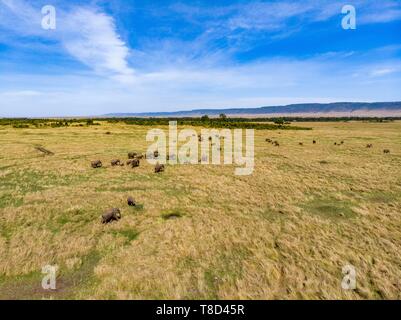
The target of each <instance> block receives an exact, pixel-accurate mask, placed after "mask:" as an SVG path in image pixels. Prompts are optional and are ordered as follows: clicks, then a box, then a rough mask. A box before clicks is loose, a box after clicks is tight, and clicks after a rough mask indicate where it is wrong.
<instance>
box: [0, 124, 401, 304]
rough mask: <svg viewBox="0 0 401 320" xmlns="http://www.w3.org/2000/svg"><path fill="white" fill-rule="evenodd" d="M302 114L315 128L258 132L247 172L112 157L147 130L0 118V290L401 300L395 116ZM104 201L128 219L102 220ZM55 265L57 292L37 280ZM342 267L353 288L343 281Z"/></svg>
mask: <svg viewBox="0 0 401 320" xmlns="http://www.w3.org/2000/svg"><path fill="white" fill-rule="evenodd" d="M298 125H304V126H308V127H310V126H311V127H313V130H312V131H282V132H278V131H256V133H255V147H256V150H255V152H256V160H255V171H254V173H253V175H251V176H243V177H238V176H235V175H234V167H232V166H201V165H177V166H167V168H166V172H164V173H162V174H159V175H156V174H154V173H153V170H152V169H153V167H152V166H150V165H149V164H147V163H145V162H144V161H142V163H141V166H140V167H139V168H135V169H131V168H128V167H114V168H111V167H110V165H109V162H110V160H111V159H113V158H121V159H126V154H127V152H128V151H131V150H137V151H141V152H144V151H145V150H146V149H147V146H148V143H146V141H145V134H146V132H147V130H148V129H149V128H147V127H139V126H127V125H122V124H106V123H103V124H102V125H101V126H96V127H82V128H81V127H74V128H73V127H70V128H52V129H51V128H48V129H13V128H10V127H0V144H1V146H2V148H1V149H2V150H1V154H0V298H1V299H5V298H11V299H18V298H32V299H40V298H56V299H57V298H62V299H78V298H84V299H99V298H102V299H103V298H105V299H150V298H156V299H204V298H210V299H400V298H401V293H400V292H401V280H400V279H401V251H400V250H399V248H400V246H401V169H400V165H401V146H400V141H401V122H393V123H362V122H350V123H313V124H310V123H308V124H298ZM166 129H167V128H166ZM197 129H198V130H199V128H197ZM107 131H110V132H111V133H112V134H110V135H106V134H105V132H107ZM266 138H273V139H275V140H278V141H279V142H280V147H274V146H272V145H271V144H269V143H267V142H265V139H266ZM313 139H315V140H317V144H316V145H313V144H312V140H313ZM341 140H344V142H345V143H344V145H341V146H335V145H334V142H340V141H341ZM299 142H303V143H304V146H300V145H299V144H298V143H299ZM368 143H372V144H373V148H372V149H367V148H366V144H368ZM37 144H40V145H43V146H44V147H46V148H47V149H49V150H51V151H53V152H54V153H55V155H54V156H44V155H42V154H40V153H39V152H38V151H37V150H35V149H34V146H35V145H37ZM383 149H390V150H391V153H390V154H388V155H385V154H383ZM95 159H101V160H103V161H104V163H105V164H107V167H106V168H102V169H98V170H94V169H91V168H90V160H95ZM128 195H132V196H134V197H135V198H136V199H137V201H138V203H140V204H141V205H143V208H142V209H141V208H139V209H133V208H129V207H128V206H127V205H126V202H125V201H126V197H127V196H128ZM110 207H119V208H120V209H121V210H122V216H123V217H122V219H121V220H120V221H119V222H117V223H112V224H109V225H102V224H100V220H99V216H100V214H101V213H102V212H103V211H104V210H105V209H107V208H110ZM171 212H175V213H178V214H180V215H181V217H180V218H177V219H163V215H164V214H168V213H171ZM47 264H57V265H59V267H60V273H59V278H58V286H59V289H58V291H57V292H51V293H48V292H44V291H43V290H41V289H40V283H41V277H42V275H41V273H40V272H41V268H42V266H44V265H47ZM346 264H352V265H353V266H355V268H356V271H357V289H356V290H354V291H347V290H343V289H342V288H341V280H342V277H343V275H342V273H341V269H342V267H343V266H344V265H346Z"/></svg>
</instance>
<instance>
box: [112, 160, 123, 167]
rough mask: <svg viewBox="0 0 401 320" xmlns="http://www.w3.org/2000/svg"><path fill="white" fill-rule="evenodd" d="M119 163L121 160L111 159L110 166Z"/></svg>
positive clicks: (118, 164)
mask: <svg viewBox="0 0 401 320" xmlns="http://www.w3.org/2000/svg"><path fill="white" fill-rule="evenodd" d="M120 165H121V161H120V160H119V159H114V160H111V166H112V167H115V166H120Z"/></svg>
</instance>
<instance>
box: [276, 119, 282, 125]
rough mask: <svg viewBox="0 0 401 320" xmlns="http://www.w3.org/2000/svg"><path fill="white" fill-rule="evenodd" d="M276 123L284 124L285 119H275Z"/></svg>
mask: <svg viewBox="0 0 401 320" xmlns="http://www.w3.org/2000/svg"><path fill="white" fill-rule="evenodd" d="M274 123H275V124H281V125H282V124H284V119H276V120H274Z"/></svg>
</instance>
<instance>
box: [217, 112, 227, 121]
mask: <svg viewBox="0 0 401 320" xmlns="http://www.w3.org/2000/svg"><path fill="white" fill-rule="evenodd" d="M219 118H220V119H221V120H225V119H227V116H226V115H225V114H224V113H220V116H219Z"/></svg>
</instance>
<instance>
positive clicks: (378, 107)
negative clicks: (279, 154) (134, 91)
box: [105, 102, 401, 117]
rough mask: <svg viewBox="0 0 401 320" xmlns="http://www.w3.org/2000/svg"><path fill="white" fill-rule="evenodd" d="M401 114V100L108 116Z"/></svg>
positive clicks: (114, 115) (113, 114) (109, 115)
mask: <svg viewBox="0 0 401 320" xmlns="http://www.w3.org/2000/svg"><path fill="white" fill-rule="evenodd" d="M221 113H224V114H226V115H227V116H245V117H246V116H248V117H259V116H260V117H261V116H307V117H311V116H333V117H334V116H375V117H380V116H401V102H374V103H365V102H337V103H326V104H322V103H305V104H291V105H286V106H272V107H260V108H232V109H196V110H190V111H176V112H141V113H109V114H106V115H105V116H107V117H197V116H202V115H208V116H211V117H214V116H218V115H220V114H221Z"/></svg>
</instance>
